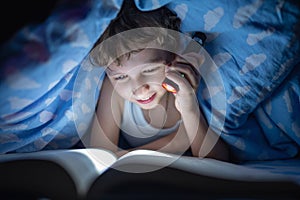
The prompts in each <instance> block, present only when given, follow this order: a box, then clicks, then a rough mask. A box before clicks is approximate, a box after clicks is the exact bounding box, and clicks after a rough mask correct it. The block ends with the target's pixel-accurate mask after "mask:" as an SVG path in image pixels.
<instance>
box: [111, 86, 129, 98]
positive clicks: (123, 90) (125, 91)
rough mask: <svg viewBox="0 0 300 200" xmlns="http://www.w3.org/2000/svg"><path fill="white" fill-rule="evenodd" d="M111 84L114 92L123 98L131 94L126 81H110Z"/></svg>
mask: <svg viewBox="0 0 300 200" xmlns="http://www.w3.org/2000/svg"><path fill="white" fill-rule="evenodd" d="M112 85H113V87H114V92H116V93H118V94H119V95H120V96H121V97H123V98H125V97H126V96H129V95H130V94H131V93H130V87H129V86H128V85H127V84H126V83H112Z"/></svg>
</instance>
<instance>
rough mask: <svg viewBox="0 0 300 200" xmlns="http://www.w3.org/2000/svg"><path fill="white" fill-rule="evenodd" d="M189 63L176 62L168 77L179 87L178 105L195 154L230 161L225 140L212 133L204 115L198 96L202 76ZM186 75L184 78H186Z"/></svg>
mask: <svg viewBox="0 0 300 200" xmlns="http://www.w3.org/2000/svg"><path fill="white" fill-rule="evenodd" d="M192 68H193V66H192V65H191V64H189V63H184V62H174V63H173V65H172V67H170V68H169V71H168V72H167V73H166V77H167V78H168V79H170V80H171V81H173V82H175V83H176V84H177V85H178V86H179V91H178V92H177V93H176V94H175V99H176V100H175V105H176V108H177V109H178V111H179V112H180V114H181V118H182V120H183V124H184V127H185V130H186V134H187V136H188V138H189V141H190V144H191V149H192V153H193V155H194V156H197V157H212V158H216V159H220V160H228V157H229V156H228V155H229V151H228V148H227V146H226V145H225V143H224V142H223V141H222V139H221V138H219V136H218V135H217V134H216V133H215V132H214V131H213V130H211V129H210V128H209V127H208V125H207V123H206V120H205V118H204V115H203V114H202V113H201V110H200V108H199V103H198V100H197V96H196V93H195V92H196V91H197V88H198V83H199V79H200V76H199V74H197V73H195V70H193V69H192ZM182 74H184V76H182Z"/></svg>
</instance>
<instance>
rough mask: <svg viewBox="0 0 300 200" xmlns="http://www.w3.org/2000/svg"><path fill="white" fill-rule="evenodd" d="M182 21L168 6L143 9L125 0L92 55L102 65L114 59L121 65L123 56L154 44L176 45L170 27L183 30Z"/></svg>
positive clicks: (96, 44)
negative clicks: (149, 9)
mask: <svg viewBox="0 0 300 200" xmlns="http://www.w3.org/2000/svg"><path fill="white" fill-rule="evenodd" d="M180 23H181V20H180V18H178V17H177V15H176V14H175V13H174V12H172V11H171V10H169V9H168V8H167V7H165V6H164V7H161V8H158V9H155V10H151V11H141V10H139V9H138V8H137V7H136V5H135V3H134V1H133V0H124V2H123V5H122V8H121V10H120V12H119V13H118V15H117V17H116V18H115V19H113V20H112V21H111V22H110V24H109V25H108V27H107V28H106V30H105V31H104V33H103V34H102V35H101V37H100V38H99V39H98V41H97V42H96V43H95V45H94V47H93V48H92V51H91V53H90V58H91V59H92V61H93V63H94V64H96V65H98V66H106V65H108V64H109V63H112V62H116V63H117V64H119V63H120V60H121V59H123V58H124V57H126V58H129V57H130V54H132V53H135V52H138V51H140V50H142V49H145V48H147V46H148V44H150V43H153V42H154V43H156V44H157V45H160V46H164V45H166V43H168V44H176V41H177V40H178V39H177V38H176V36H172V34H169V32H168V30H173V31H176V32H177V31H179V29H180ZM126 32H127V34H124V33H126ZM173 35H174V34H173ZM113 36H114V37H113ZM112 37H113V39H111V38H112ZM124 52H125V53H124Z"/></svg>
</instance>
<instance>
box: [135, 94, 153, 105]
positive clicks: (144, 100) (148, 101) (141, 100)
mask: <svg viewBox="0 0 300 200" xmlns="http://www.w3.org/2000/svg"><path fill="white" fill-rule="evenodd" d="M155 96H156V93H154V94H153V95H152V96H150V97H149V98H146V99H139V100H137V102H139V103H141V104H147V103H150V102H152V101H153V99H154V98H155Z"/></svg>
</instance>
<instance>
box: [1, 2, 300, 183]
mask: <svg viewBox="0 0 300 200" xmlns="http://www.w3.org/2000/svg"><path fill="white" fill-rule="evenodd" d="M135 3H136V5H137V6H138V8H139V9H141V10H152V9H155V8H158V7H160V6H163V5H167V6H168V7H169V8H170V9H171V10H173V11H174V12H176V13H177V14H178V16H179V17H180V18H181V20H182V28H181V31H182V32H183V33H189V32H194V31H202V32H204V33H205V34H206V35H207V41H206V45H205V50H206V51H207V52H208V53H209V54H210V56H211V58H212V60H213V61H214V63H215V64H216V66H217V70H215V71H213V72H211V73H212V74H211V75H214V73H217V74H218V75H219V76H220V77H221V79H222V84H223V85H213V86H211V85H208V84H206V83H205V82H202V83H201V84H200V87H199V89H198V92H197V97H198V100H199V102H200V103H201V108H202V110H203V112H204V115H205V116H206V118H207V119H208V120H209V121H210V126H211V127H212V128H213V129H214V130H215V131H216V132H217V133H219V134H220V137H222V138H223V139H224V140H225V141H226V142H227V143H228V144H229V145H230V148H231V152H232V155H233V157H234V159H235V161H236V163H237V164H240V165H245V166H249V167H251V168H260V169H264V170H267V171H271V172H273V173H281V174H286V175H288V176H290V177H291V178H292V179H294V180H295V181H296V182H297V183H299V184H300V167H299V166H300V161H299V147H300V116H299V110H300V84H299V81H300V66H299V61H300V55H299V54H300V43H299V41H300V40H299V19H300V8H299V5H298V4H297V1H292V0H290V1H285V0H277V1H274V0H243V1H240V0H233V1H230V2H229V1H226V0H217V1H209V0H202V1H197V0H193V1H188V0H181V1H179V0H174V1H171V0H157V1H145V0H135ZM121 4H122V0H116V1H101V0H91V1H76V2H74V1H68V0H65V1H59V3H58V4H57V5H56V6H55V8H54V9H53V11H52V12H51V14H50V15H49V16H48V17H47V18H46V19H45V21H43V22H41V23H39V24H28V25H27V26H25V27H24V28H22V29H20V30H19V31H18V32H17V33H16V34H15V35H14V36H13V37H11V38H10V40H7V42H6V43H4V44H3V45H2V46H1V68H0V70H1V71H0V76H1V79H0V81H1V82H0V91H1V92H0V144H1V145H0V153H1V154H6V153H18V152H34V151H41V150H55V149H67V148H73V147H74V145H76V144H77V143H78V142H79V141H80V139H81V138H82V137H83V136H84V135H85V133H86V132H87V131H88V129H89V125H90V123H91V120H92V118H93V114H94V110H95V107H96V102H97V98H98V96H99V93H100V92H101V83H102V80H103V78H104V76H105V73H104V71H103V69H102V68H100V67H99V68H95V67H93V66H92V65H91V64H90V63H89V60H88V53H89V51H90V50H91V48H92V47H93V44H94V43H95V42H96V41H97V39H98V37H99V36H100V35H101V34H102V32H103V31H104V29H105V28H106V27H107V25H108V24H109V22H110V21H111V20H112V19H113V18H114V17H115V16H116V15H117V13H118V11H119V9H120V6H121ZM202 81H203V79H202ZM220 88H223V89H224V91H225V93H224V94H225V97H226V99H225V104H224V101H223V102H220V99H222V98H220V90H221V89H220ZM220 105H225V106H222V107H219V106H220Z"/></svg>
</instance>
